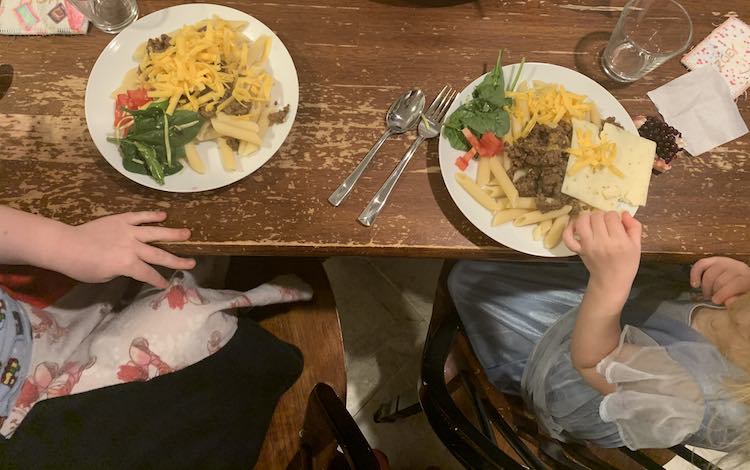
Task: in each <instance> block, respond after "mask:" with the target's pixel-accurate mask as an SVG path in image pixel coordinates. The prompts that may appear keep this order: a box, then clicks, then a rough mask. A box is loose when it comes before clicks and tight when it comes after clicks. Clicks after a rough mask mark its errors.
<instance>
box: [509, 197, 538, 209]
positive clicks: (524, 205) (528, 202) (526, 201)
mask: <svg viewBox="0 0 750 470" xmlns="http://www.w3.org/2000/svg"><path fill="white" fill-rule="evenodd" d="M513 207H514V208H517V209H536V198H535V197H519V198H518V199H516V205H515V206H513Z"/></svg>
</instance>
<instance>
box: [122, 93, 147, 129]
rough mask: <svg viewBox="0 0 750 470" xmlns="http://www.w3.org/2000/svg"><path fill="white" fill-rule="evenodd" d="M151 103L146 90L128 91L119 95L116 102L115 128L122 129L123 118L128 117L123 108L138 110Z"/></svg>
mask: <svg viewBox="0 0 750 470" xmlns="http://www.w3.org/2000/svg"><path fill="white" fill-rule="evenodd" d="M149 101H151V98H149V96H148V91H146V89H145V88H138V89H135V90H128V91H127V92H126V93H120V94H119V95H117V99H116V100H115V127H120V123H121V122H122V120H123V118H125V117H126V116H127V113H126V112H125V111H123V108H125V109H138V108H140V107H141V106H143V105H144V104H146V103H148V102H149Z"/></svg>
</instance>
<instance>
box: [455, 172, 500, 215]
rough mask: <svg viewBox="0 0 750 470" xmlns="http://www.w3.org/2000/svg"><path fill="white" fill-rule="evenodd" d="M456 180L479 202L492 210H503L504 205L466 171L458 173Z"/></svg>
mask: <svg viewBox="0 0 750 470" xmlns="http://www.w3.org/2000/svg"><path fill="white" fill-rule="evenodd" d="M456 182H457V183H458V184H459V185H460V186H461V187H462V188H464V190H466V192H467V193H469V195H470V196H471V197H473V198H474V200H475V201H477V202H478V203H479V204H481V205H482V206H483V207H485V208H486V209H489V210H490V211H493V212H494V211H498V210H502V207H501V206H500V205H499V204H498V203H497V202H496V201H495V200H494V199H493V198H491V197H490V196H489V194H487V193H485V192H484V191H483V190H482V188H480V187H479V185H478V184H476V183H475V182H474V181H472V180H471V178H469V177H468V176H467V175H466V174H465V173H456Z"/></svg>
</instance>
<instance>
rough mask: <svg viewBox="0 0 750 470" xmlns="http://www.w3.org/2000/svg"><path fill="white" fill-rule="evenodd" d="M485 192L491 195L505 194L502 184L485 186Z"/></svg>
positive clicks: (499, 195)
mask: <svg viewBox="0 0 750 470" xmlns="http://www.w3.org/2000/svg"><path fill="white" fill-rule="evenodd" d="M484 192H486V193H487V194H489V195H490V197H501V196H504V195H505V192H504V191H503V188H501V187H500V186H485V187H484Z"/></svg>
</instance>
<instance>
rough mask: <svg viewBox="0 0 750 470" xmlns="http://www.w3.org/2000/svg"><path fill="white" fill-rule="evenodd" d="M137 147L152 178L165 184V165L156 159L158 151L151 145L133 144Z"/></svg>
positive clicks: (136, 142)
mask: <svg viewBox="0 0 750 470" xmlns="http://www.w3.org/2000/svg"><path fill="white" fill-rule="evenodd" d="M133 144H134V145H135V147H136V148H137V149H138V154H139V155H140V156H141V157H143V160H144V162H146V167H147V168H148V172H149V173H150V174H151V176H152V177H153V178H154V180H156V182H157V183H159V184H164V165H163V164H162V163H161V162H160V161H159V159H158V158H157V157H156V150H154V148H153V147H151V146H150V145H146V144H143V143H141V142H138V141H135V142H133Z"/></svg>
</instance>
